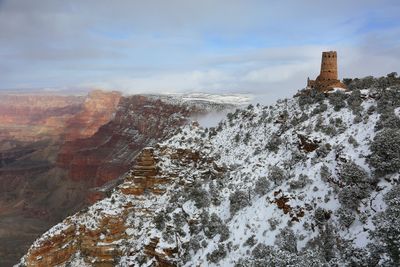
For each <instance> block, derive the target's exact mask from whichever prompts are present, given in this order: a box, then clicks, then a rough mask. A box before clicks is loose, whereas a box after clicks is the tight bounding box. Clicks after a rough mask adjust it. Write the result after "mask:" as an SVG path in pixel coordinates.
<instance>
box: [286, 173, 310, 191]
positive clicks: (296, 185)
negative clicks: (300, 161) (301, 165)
mask: <svg viewBox="0 0 400 267" xmlns="http://www.w3.org/2000/svg"><path fill="white" fill-rule="evenodd" d="M311 183H312V180H311V179H310V178H308V176H307V175H304V174H300V175H299V178H298V179H297V180H291V181H289V186H290V188H291V189H300V188H304V187H305V186H306V185H307V184H311Z"/></svg>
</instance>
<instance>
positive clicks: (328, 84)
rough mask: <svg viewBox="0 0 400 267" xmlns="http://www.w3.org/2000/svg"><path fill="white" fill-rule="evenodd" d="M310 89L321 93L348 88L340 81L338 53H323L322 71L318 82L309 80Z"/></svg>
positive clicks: (308, 86)
mask: <svg viewBox="0 0 400 267" xmlns="http://www.w3.org/2000/svg"><path fill="white" fill-rule="evenodd" d="M307 88H308V89H317V90H318V91H321V92H327V91H330V90H333V88H343V89H346V86H345V85H344V84H343V83H341V82H340V80H338V71H337V53H336V51H329V52H322V59H321V71H320V74H319V75H318V77H317V79H316V80H310V79H307Z"/></svg>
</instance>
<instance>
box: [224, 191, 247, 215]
mask: <svg viewBox="0 0 400 267" xmlns="http://www.w3.org/2000/svg"><path fill="white" fill-rule="evenodd" d="M229 201H230V206H229V210H230V212H231V215H235V213H236V212H238V211H239V210H241V209H243V208H244V207H246V206H249V205H250V196H249V194H248V193H247V192H245V191H241V190H236V191H235V192H233V193H232V194H231V195H230V196H229Z"/></svg>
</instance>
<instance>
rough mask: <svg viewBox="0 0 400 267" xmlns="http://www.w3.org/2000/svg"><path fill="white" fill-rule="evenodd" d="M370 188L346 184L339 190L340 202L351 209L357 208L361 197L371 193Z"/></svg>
mask: <svg viewBox="0 0 400 267" xmlns="http://www.w3.org/2000/svg"><path fill="white" fill-rule="evenodd" d="M369 192H370V191H369V190H368V188H367V189H365V188H360V187H358V186H345V187H343V188H341V189H340V191H339V202H340V204H342V206H343V207H345V208H347V209H350V210H357V209H358V206H359V205H360V202H361V199H363V198H366V197H367V196H368V195H369Z"/></svg>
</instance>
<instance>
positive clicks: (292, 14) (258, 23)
mask: <svg viewBox="0 0 400 267" xmlns="http://www.w3.org/2000/svg"><path fill="white" fill-rule="evenodd" d="M399 12H400V3H399V2H398V1H392V0H387V1H379V2H378V1H351V2H349V1H336V2H335V3H332V4H330V5H327V4H325V3H322V2H321V1H301V3H300V2H297V1H296V2H293V1H292V2H291V1H281V2H279V3H278V2H275V1H257V0H252V1H242V0H237V1H226V0H223V1H211V0H205V1H201V2H193V1H181V0H173V1H168V2H165V1H154V0H153V1H146V3H142V2H138V1H125V0H123V1H113V2H112V3H111V2H109V1H105V0H100V1H92V0H88V1H75V0H73V1H58V0H55V1H50V0H41V1H22V0H13V1H10V0H0V41H1V42H0V55H1V58H2V60H1V62H0V72H1V74H2V75H0V88H1V89H3V90H4V89H21V88H22V89H27V88H56V89H67V90H69V89H84V90H86V89H88V88H97V89H105V90H117V91H122V92H125V93H128V94H136V93H166V92H170V93H177V92H186V93H187V92H208V93H216V94H221V93H222V94H224V93H250V94H253V95H257V96H260V97H259V99H260V100H261V101H260V102H263V103H265V102H270V99H277V98H283V97H289V96H292V95H293V94H294V93H295V91H296V90H298V89H301V88H302V87H304V86H305V83H306V79H307V77H310V78H315V77H316V76H317V75H318V72H319V66H320V58H321V52H322V51H327V50H336V51H338V58H339V60H338V61H339V62H338V63H339V77H340V78H346V77H364V76H367V75H374V76H382V75H386V74H387V73H389V72H392V71H398V70H400V61H399V60H398V58H399V55H400V41H399V40H400V18H399V17H398V13H399ZM263 99H268V101H264V100H263Z"/></svg>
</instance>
